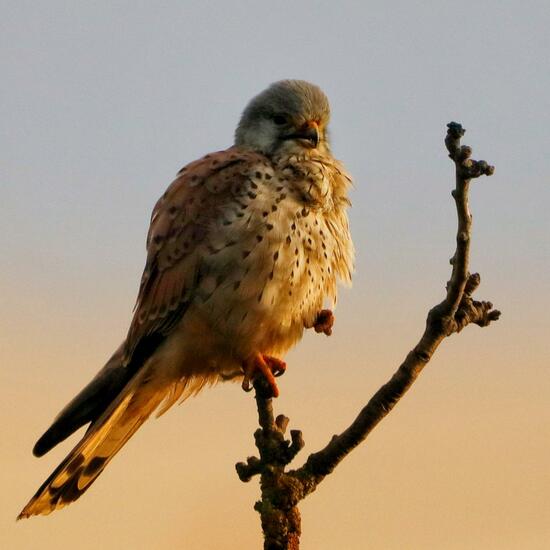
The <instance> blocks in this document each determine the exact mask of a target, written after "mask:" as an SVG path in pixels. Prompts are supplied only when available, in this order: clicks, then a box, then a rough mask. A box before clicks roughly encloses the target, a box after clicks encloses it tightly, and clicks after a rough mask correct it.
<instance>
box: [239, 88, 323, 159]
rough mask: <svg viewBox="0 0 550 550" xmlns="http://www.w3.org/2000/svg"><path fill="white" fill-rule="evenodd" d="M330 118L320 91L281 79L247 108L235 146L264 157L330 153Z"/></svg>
mask: <svg viewBox="0 0 550 550" xmlns="http://www.w3.org/2000/svg"><path fill="white" fill-rule="evenodd" d="M329 118H330V107H329V103H328V99H327V96H326V95H325V94H324V93H323V91H322V90H321V88H319V87H318V86H315V84H310V83H309V82H306V81H304V80H280V81H279V82H275V83H273V84H271V86H269V88H267V89H266V90H264V91H263V92H261V93H260V94H258V95H257V96H256V97H254V98H253V99H252V100H251V101H250V103H249V104H248V105H247V106H246V108H245V110H244V111H243V114H242V116H241V120H240V122H239V125H238V127H237V130H236V132H235V145H238V146H240V147H245V148H247V149H253V150H255V151H260V152H262V153H264V154H267V155H275V154H285V153H286V154H300V153H304V152H308V151H309V152H312V151H313V150H317V151H319V152H321V153H325V152H329V144H328V137H327V130H326V127H327V124H328V122H329Z"/></svg>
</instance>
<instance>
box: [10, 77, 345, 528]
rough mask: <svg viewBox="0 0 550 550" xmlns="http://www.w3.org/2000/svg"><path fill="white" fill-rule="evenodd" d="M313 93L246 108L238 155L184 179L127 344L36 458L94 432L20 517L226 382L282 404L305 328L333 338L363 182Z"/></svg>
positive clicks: (171, 191) (65, 493)
mask: <svg viewBox="0 0 550 550" xmlns="http://www.w3.org/2000/svg"><path fill="white" fill-rule="evenodd" d="M329 118H330V107H329V101H328V99H327V96H326V95H325V94H324V92H323V91H322V90H321V89H320V88H319V87H318V86H316V85H314V84H311V83H309V82H306V81H303V80H281V81H278V82H275V83H273V84H271V85H270V86H269V87H267V88H266V89H265V90H263V91H262V92H261V93H259V94H258V95H256V96H255V97H253V98H252V100H251V101H250V102H249V103H248V104H247V106H246V107H245V109H244V111H243V112H242V115H241V117H240V120H239V122H238V125H237V128H236V131H235V138H234V144H233V145H232V146H231V147H229V148H228V149H225V150H222V151H218V152H214V153H210V154H207V155H205V156H203V157H202V158H200V159H198V160H196V161H194V162H191V163H190V164H188V165H186V166H185V167H184V168H182V169H181V170H180V171H179V172H178V174H177V176H176V178H175V180H174V181H173V182H172V183H171V184H170V185H169V187H168V188H167V190H166V192H165V193H164V194H163V195H162V197H161V198H160V199H159V200H158V202H157V203H156V205H155V207H154V209H153V212H152V215H151V222H150V228H149V231H148V234H147V240H146V248H147V258H146V265H145V268H144V272H143V276H142V278H141V282H140V285H139V290H138V296H137V300H136V305H135V308H134V313H133V317H132V320H131V323H130V326H129V329H128V333H127V335H126V338H125V340H124V341H123V342H122V344H121V345H120V346H119V347H118V349H117V350H116V351H115V352H114V354H113V355H112V356H111V358H110V359H109V360H108V361H107V363H106V364H105V366H104V367H103V368H102V369H101V370H100V371H99V372H98V374H97V375H96V376H95V377H94V378H93V379H92V380H91V382H90V383H89V384H88V385H87V386H85V387H84V389H83V390H82V391H81V392H80V393H79V394H78V395H77V396H76V397H75V398H74V399H73V400H72V401H71V402H70V403H69V404H68V405H67V406H66V407H65V408H64V409H63V410H62V411H61V412H60V413H59V415H58V416H57V417H56V418H55V420H54V421H53V424H52V425H51V427H50V428H49V429H48V430H47V431H46V432H45V433H44V434H43V435H42V436H41V437H40V439H39V440H38V441H37V443H36V444H35V446H34V448H33V454H34V455H36V456H42V455H44V454H45V453H47V452H48V451H49V450H51V449H52V448H53V447H54V446H56V445H57V444H58V443H60V442H62V441H63V440H64V439H66V438H67V437H68V436H69V435H71V434H72V433H73V432H75V431H76V430H78V429H79V428H81V427H82V426H84V425H88V428H87V431H86V432H85V434H84V435H83V437H82V439H81V440H80V441H79V442H78V443H77V444H76V446H75V447H74V448H73V449H72V451H71V452H70V453H69V454H68V455H67V457H66V458H65V459H64V460H63V461H62V462H61V463H60V464H59V466H58V467H57V468H56V469H55V470H54V471H53V473H52V474H51V475H50V476H49V477H48V479H47V480H46V481H45V482H44V483H43V484H42V485H41V487H40V488H39V489H38V491H37V492H36V494H35V495H34V496H33V497H32V498H31V499H30V501H29V502H28V504H27V505H26V506H25V507H24V508H23V510H22V511H21V513H20V514H19V516H18V519H21V518H27V517H30V516H33V515H40V514H42V515H46V514H49V513H51V512H52V511H54V510H56V509H59V508H62V507H64V506H66V505H67V504H69V503H71V502H73V501H75V500H77V499H78V498H79V497H80V496H81V495H82V494H83V493H84V492H85V491H86V490H87V489H88V488H89V487H90V485H91V484H92V483H93V482H94V480H95V479H97V477H98V476H99V474H100V473H101V472H102V471H103V469H104V468H105V467H106V466H107V464H108V463H109V461H110V460H111V459H112V458H113V456H114V455H115V454H116V453H117V452H118V451H119V450H120V449H121V448H122V446H123V445H124V444H125V443H126V442H127V441H128V439H129V438H130V437H131V436H132V435H133V434H134V433H135V432H136V430H137V429H138V428H139V427H140V426H141V425H142V424H143V422H144V421H145V420H147V419H148V418H149V417H150V416H151V415H152V414H153V413H154V412H156V415H157V416H160V415H161V414H163V413H164V412H165V411H166V410H168V409H169V408H170V407H171V406H172V405H173V404H175V403H176V402H182V401H183V400H185V399H186V398H187V397H189V396H191V395H194V394H196V393H197V392H199V391H200V390H201V389H202V388H204V387H205V386H209V385H212V384H215V383H217V382H220V381H226V380H233V381H235V380H237V381H241V383H242V387H243V389H245V390H247V391H249V390H250V389H251V387H252V384H253V381H254V380H255V379H256V377H259V376H263V377H264V378H265V380H266V381H267V385H268V387H269V388H270V391H271V395H272V397H277V396H278V394H279V390H278V387H277V384H276V381H275V376H277V375H280V374H282V373H283V372H284V371H285V369H286V363H285V362H284V359H283V357H284V354H285V352H286V351H287V350H289V349H290V348H291V347H292V346H293V345H295V344H296V343H297V342H298V341H299V340H300V338H301V337H302V335H303V333H304V330H305V329H310V328H313V329H315V331H316V332H321V333H325V334H327V335H329V334H330V333H331V331H332V324H333V321H334V316H333V314H332V310H331V309H323V306H324V304H325V303H330V304H331V305H332V307H333V306H334V305H335V303H336V298H337V284H339V283H343V284H350V282H351V276H352V271H353V264H354V248H353V243H352V239H351V235H350V228H349V220H348V207H349V206H350V205H351V203H350V200H349V198H348V194H349V190H350V187H351V185H352V178H351V176H350V175H349V174H348V173H347V171H346V169H345V168H344V166H343V164H342V163H341V162H339V161H338V160H336V159H335V158H334V157H333V156H332V153H331V148H330V140H329V135H328V123H329Z"/></svg>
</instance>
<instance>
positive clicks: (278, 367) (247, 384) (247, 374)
mask: <svg viewBox="0 0 550 550" xmlns="http://www.w3.org/2000/svg"><path fill="white" fill-rule="evenodd" d="M243 370H244V379H243V383H242V388H243V390H244V391H246V392H249V391H251V390H252V383H253V382H254V378H255V377H256V375H257V374H258V373H260V374H261V375H262V376H263V377H264V378H265V380H266V381H267V383H268V385H269V387H270V389H271V393H272V396H273V397H278V396H279V388H278V387H277V383H276V382H275V377H278V376H281V375H282V374H284V372H285V370H286V363H285V362H284V361H283V360H281V359H278V358H277V357H272V356H271V355H263V354H261V353H257V354H256V355H253V356H252V357H250V358H249V359H247V360H245V361H244V363H243Z"/></svg>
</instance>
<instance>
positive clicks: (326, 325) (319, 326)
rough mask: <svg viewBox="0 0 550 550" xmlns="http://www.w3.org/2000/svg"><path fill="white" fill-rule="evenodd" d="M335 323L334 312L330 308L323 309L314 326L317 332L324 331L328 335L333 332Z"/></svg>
mask: <svg viewBox="0 0 550 550" xmlns="http://www.w3.org/2000/svg"><path fill="white" fill-rule="evenodd" d="M333 325H334V313H332V311H331V310H330V309H322V310H321V311H320V312H319V313H318V314H317V317H316V318H315V321H314V323H313V328H314V329H315V332H323V333H324V334H326V335H327V336H330V335H331V334H332V326H333Z"/></svg>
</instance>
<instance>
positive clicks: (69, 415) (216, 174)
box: [33, 148, 266, 456]
mask: <svg viewBox="0 0 550 550" xmlns="http://www.w3.org/2000/svg"><path fill="white" fill-rule="evenodd" d="M258 161H262V162H264V163H265V162H266V159H265V158H263V157H261V156H260V155H257V154H255V153H251V152H247V151H242V150H239V149H237V148H231V149H228V150H225V151H220V152H218V153H213V154H210V155H206V156H205V157H203V158H202V159H199V160H197V161H195V162H192V163H191V164H189V165H187V166H186V167H184V168H183V169H182V170H181V171H180V172H179V174H178V176H177V177H176V179H175V180H174V182H173V183H172V184H171V185H170V186H169V188H168V189H167V191H166V193H165V194H164V195H163V196H162V198H161V199H160V200H159V201H158V202H157V204H156V206H155V208H154V210H153V214H152V219H151V227H150V229H149V234H148V237H147V250H148V254H147V263H146V266H145V271H144V273H143V277H142V281H141V286H140V289H139V294H138V298H137V303H136V307H135V312H134V318H133V320H132V324H131V326H130V330H129V333H128V337H127V339H126V342H124V343H123V344H122V345H121V346H120V348H119V349H118V350H117V351H116V352H115V353H114V354H113V356H112V357H111V359H110V360H109V361H108V362H107V364H106V365H105V367H104V368H103V369H101V370H100V371H99V373H98V374H97V375H96V376H95V377H94V379H93V380H92V381H91V382H90V383H89V384H88V385H87V386H86V387H85V388H84V389H83V390H82V391H81V392H80V393H79V394H78V395H77V396H76V397H75V398H74V399H73V400H72V401H71V402H70V403H69V404H68V405H67V406H66V407H65V408H64V409H63V410H62V411H61V412H60V413H59V415H58V416H57V417H56V419H55V421H54V422H53V424H52V425H51V426H50V428H48V430H47V431H46V432H45V433H44V434H43V435H42V437H40V439H39V440H38V442H37V443H36V445H35V447H34V449H33V452H34V454H35V455H37V456H42V455H43V454H45V453H47V452H48V451H49V450H50V449H51V448H52V447H54V446H55V445H57V444H58V443H59V442H60V441H63V440H64V439H65V438H67V437H68V436H69V435H71V434H72V433H73V432H74V431H76V430H77V429H78V428H80V427H81V426H83V425H85V424H88V423H89V422H92V423H94V422H96V420H97V419H98V418H99V417H100V416H101V415H102V414H103V412H104V411H105V410H106V409H107V408H108V407H109V405H110V404H111V402H113V400H115V398H116V397H117V395H118V394H119V393H120V392H121V391H122V390H123V388H124V387H125V386H126V384H127V383H128V382H129V381H130V380H131V379H132V377H133V376H134V375H135V374H136V373H137V372H138V371H139V370H140V368H141V367H142V365H143V364H144V362H145V361H146V359H147V358H148V357H149V356H150V355H151V354H152V353H153V352H154V350H155V349H156V347H157V346H158V345H159V343H160V342H161V341H162V340H163V339H164V338H165V336H166V334H167V333H168V332H169V330H170V328H171V327H172V326H173V325H174V323H176V322H177V321H178V320H179V319H180V318H181V316H182V315H183V314H184V312H185V309H186V307H187V304H188V302H189V300H190V299H191V297H192V295H193V290H194V287H195V285H196V284H197V283H199V282H200V277H201V273H200V264H201V258H202V256H203V255H204V253H205V252H207V251H208V250H207V248H208V246H209V244H208V243H209V242H210V241H211V240H213V239H214V240H216V239H217V240H219V235H213V234H212V233H213V232H214V231H213V228H214V227H215V224H212V223H210V222H211V221H212V220H216V216H217V215H218V210H219V209H220V208H221V207H223V206H224V205H227V203H228V202H230V201H231V200H232V199H237V197H238V195H239V194H240V193H242V192H246V191H245V190H246V189H247V188H248V186H247V185H246V183H245V180H246V179H247V177H248V176H247V175H248V173H249V170H250V167H251V166H253V165H254V164H256V163H257V162H258ZM237 200H238V199H237ZM235 207H236V208H238V203H236V206H235ZM226 210H227V208H226ZM226 215H227V214H226ZM218 219H219V218H218ZM218 227H219V225H218ZM176 393H177V392H176ZM180 393H181V392H180ZM163 410H164V409H163Z"/></svg>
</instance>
